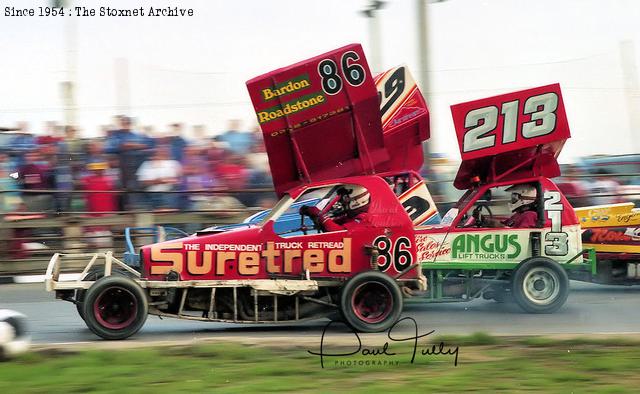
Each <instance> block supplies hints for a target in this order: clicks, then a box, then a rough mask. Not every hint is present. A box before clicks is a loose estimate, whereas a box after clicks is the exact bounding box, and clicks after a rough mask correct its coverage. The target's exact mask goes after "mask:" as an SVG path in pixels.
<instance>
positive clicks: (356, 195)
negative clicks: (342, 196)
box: [348, 186, 371, 212]
mask: <svg viewBox="0 0 640 394" xmlns="http://www.w3.org/2000/svg"><path fill="white" fill-rule="evenodd" d="M369 202H371V193H369V191H368V190H367V189H365V188H364V187H359V186H356V187H354V188H353V190H352V191H351V193H350V199H349V205H348V206H349V209H350V210H352V211H356V210H357V211H360V212H362V211H365V210H366V209H367V208H368V207H369Z"/></svg>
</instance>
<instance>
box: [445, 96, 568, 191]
mask: <svg viewBox="0 0 640 394" xmlns="http://www.w3.org/2000/svg"><path fill="white" fill-rule="evenodd" d="M451 113H452V115H453V123H454V126H455V129H456V135H457V138H458V146H459V148H460V156H461V157H462V164H461V165H460V169H459V170H458V174H457V176H456V179H455V181H454V186H455V187H457V188H458V189H467V188H469V187H470V186H471V185H472V184H473V183H476V182H482V183H487V182H493V181H498V180H501V181H506V180H517V179H521V178H526V177H532V176H545V177H547V178H553V177H556V176H559V175H560V167H559V165H558V163H557V161H556V159H557V157H558V155H559V154H560V152H561V150H562V147H563V145H564V143H565V141H566V140H567V138H569V137H571V133H570V131H569V124H568V122H567V115H566V113H565V110H564V102H563V100H562V93H561V91H560V85H559V84H552V85H547V86H540V87H537V88H532V89H527V90H521V91H518V92H513V93H508V94H503V95H499V96H494V97H489V98H486V99H481V100H475V101H470V102H467V103H462V104H457V105H454V106H452V107H451Z"/></svg>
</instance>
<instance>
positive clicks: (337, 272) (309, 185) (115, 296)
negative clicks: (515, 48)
mask: <svg viewBox="0 0 640 394" xmlns="http://www.w3.org/2000/svg"><path fill="white" fill-rule="evenodd" d="M247 87H248V90H249V94H250V97H251V100H252V102H253V105H254V108H255V110H256V114H257V119H258V121H259V123H260V126H261V128H262V132H263V134H264V141H265V145H266V148H267V152H268V155H269V164H270V167H271V171H272V176H273V182H274V186H275V190H276V192H277V194H278V196H279V197H280V201H279V202H278V203H277V204H276V205H275V206H274V207H273V209H271V210H269V211H267V212H263V213H262V214H260V215H258V216H259V219H256V218H257V217H256V216H254V217H253V218H252V219H250V220H248V221H247V222H246V223H242V224H239V225H235V226H228V227H212V228H209V229H205V230H203V231H200V232H197V233H196V234H193V235H188V236H186V235H185V236H183V237H181V238H178V239H169V240H163V241H160V242H156V243H153V244H151V245H146V246H143V247H141V248H140V250H139V253H137V258H134V259H129V260H126V261H128V262H131V261H133V262H134V263H137V264H132V266H133V267H132V266H129V265H127V264H125V263H124V262H122V261H120V260H118V259H116V258H115V257H113V254H112V253H95V254H88V255H68V254H56V255H54V256H53V257H52V259H51V261H50V263H49V267H48V270H47V275H46V286H47V289H48V290H49V291H55V292H56V296H57V297H58V298H61V299H64V300H67V301H71V302H73V303H75V304H76V305H77V308H78V312H79V314H80V316H81V317H82V318H83V319H84V320H85V322H86V324H87V326H88V327H89V328H90V329H91V330H92V331H93V332H94V333H96V334H97V335H99V336H101V337H103V338H106V339H122V338H126V337H129V336H131V335H133V334H134V333H136V332H137V331H138V330H139V329H140V328H141V327H142V325H143V324H144V322H145V320H146V318H147V315H148V314H151V315H158V316H169V317H175V318H179V319H191V320H202V321H217V322H230V323H282V322H286V323H291V322H296V321H302V320H306V319H317V318H322V317H338V316H340V318H342V319H343V320H344V321H345V322H346V323H347V324H349V325H350V326H351V327H353V328H354V329H356V330H359V331H363V332H374V331H382V330H385V329H387V328H389V327H390V326H391V325H392V324H393V323H394V322H395V321H396V320H397V319H398V317H399V316H400V314H401V313H402V308H403V300H404V299H405V298H408V297H419V299H421V300H424V301H425V302H442V301H463V300H470V299H473V298H476V297H480V296H484V297H485V298H491V299H496V300H502V299H503V298H504V297H506V296H507V295H509V296H512V297H513V298H514V299H515V301H516V302H517V303H518V304H519V305H520V306H521V307H522V308H523V309H524V310H526V311H528V312H535V313H537V312H552V311H555V310H557V309H558V308H559V307H560V306H562V305H563V303H564V302H565V300H566V299H567V294H568V291H569V280H568V275H567V273H570V274H571V276H576V277H581V278H584V279H585V280H590V278H591V275H595V274H596V267H597V266H596V257H595V252H594V251H593V250H584V249H583V245H582V240H581V227H580V222H579V221H578V218H577V216H576V213H575V212H574V209H573V208H572V207H571V205H569V203H568V202H567V199H566V198H565V197H564V196H563V195H562V193H561V192H560V190H558V187H557V186H556V185H555V184H554V183H553V181H551V180H550V178H553V177H556V176H558V175H560V171H559V167H558V163H557V161H556V158H557V156H558V154H559V153H560V150H561V148H562V145H563V144H564V142H565V141H566V139H567V138H569V127H568V124H567V118H566V115H565V111H564V105H563V101H562V95H561V93H560V87H559V85H557V84H556V85H549V86H543V87H538V88H534V89H529V90H524V91H520V92H515V93H510V94H506V95H502V96H496V97H492V98H488V99H483V100H478V101H473V102H468V103H464V104H459V105H455V106H453V107H452V113H453V120H454V124H455V129H456V133H457V136H458V142H459V145H460V152H461V155H462V159H463V161H462V164H461V166H460V169H459V171H458V174H457V177H456V180H455V186H456V187H457V188H459V189H466V190H467V192H466V193H465V194H464V196H463V197H462V198H461V199H460V201H458V203H457V204H456V205H455V207H454V208H452V209H451V210H450V211H449V212H448V213H447V214H446V215H444V217H443V218H442V220H441V221H439V222H438V221H437V220H436V218H438V213H437V210H436V207H435V204H434V202H433V200H432V198H431V196H430V194H429V191H428V189H427V186H426V184H425V181H424V180H423V179H422V178H421V177H420V175H419V174H418V171H419V170H420V168H421V167H422V165H423V151H422V142H423V141H426V140H427V139H428V138H429V112H428V110H427V106H426V103H425V101H424V99H423V97H422V95H421V93H420V91H419V90H418V88H417V86H416V83H415V81H414V80H413V79H412V77H411V75H410V74H409V72H408V70H407V68H406V67H404V66H400V67H396V68H393V69H391V70H389V71H387V72H385V73H383V74H381V75H377V76H373V75H371V71H370V70H369V67H368V65H367V61H366V59H365V56H364V53H363V51H362V48H361V47H360V45H357V44H352V45H348V46H345V47H342V48H339V49H336V50H334V51H331V52H328V53H325V54H322V55H320V56H317V57H314V58H312V59H309V60H306V61H303V62H300V63H296V64H294V65H292V66H289V67H285V68H282V69H278V70H275V71H273V72H270V73H268V74H265V75H262V76H259V77H257V78H254V79H252V80H250V81H248V82H247ZM500 193H504V194H506V195H507V196H508V197H509V198H510V201H509V203H508V204H506V203H505V204H503V205H504V207H503V208H504V209H502V210H501V211H500V212H498V210H496V207H495V205H494V206H493V208H490V207H489V205H488V200H489V199H490V198H491V196H492V195H498V194H500ZM507 205H508V206H507ZM492 209H493V210H494V211H495V212H492ZM434 220H435V222H436V224H433V222H434ZM131 252H134V251H132V250H129V257H132V256H131ZM80 257H86V258H88V259H90V260H89V263H88V264H87V266H86V268H85V269H84V271H83V272H82V275H81V278H80V279H79V280H75V281H60V277H59V272H60V271H61V269H63V268H64V267H63V266H64V262H65V259H78V258H80ZM134 267H135V268H134Z"/></svg>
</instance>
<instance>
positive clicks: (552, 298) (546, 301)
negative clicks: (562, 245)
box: [511, 257, 569, 313]
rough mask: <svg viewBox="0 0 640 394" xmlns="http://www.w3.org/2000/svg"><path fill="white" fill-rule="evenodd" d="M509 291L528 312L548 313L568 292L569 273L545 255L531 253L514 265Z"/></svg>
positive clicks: (554, 308)
mask: <svg viewBox="0 0 640 394" xmlns="http://www.w3.org/2000/svg"><path fill="white" fill-rule="evenodd" d="M511 292H512V294H513V298H514V299H515V301H516V303H517V304H518V305H520V307H521V308H522V309H524V310H525V311H527V312H529V313H551V312H555V311H556V310H558V309H559V308H560V307H561V306H562V305H564V303H565V301H566V300H567V297H568V296H569V277H568V276H567V273H566V272H565V270H564V269H563V268H562V266H561V265H560V264H558V263H556V262H555V261H553V260H551V259H548V258H544V257H532V258H530V259H527V260H525V261H523V262H522V263H520V265H518V267H517V268H516V270H515V272H514V275H513V280H512V288H511Z"/></svg>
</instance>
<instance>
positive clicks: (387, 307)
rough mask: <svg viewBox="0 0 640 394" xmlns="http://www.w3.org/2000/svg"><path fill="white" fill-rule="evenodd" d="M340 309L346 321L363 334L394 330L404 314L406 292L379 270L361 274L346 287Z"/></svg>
mask: <svg viewBox="0 0 640 394" xmlns="http://www.w3.org/2000/svg"><path fill="white" fill-rule="evenodd" d="M340 309H341V312H342V315H343V317H344V320H345V321H346V322H347V324H349V325H350V326H351V327H352V328H353V329H355V330H357V331H360V332H378V331H384V330H386V329H388V328H389V327H391V325H393V324H394V323H395V322H396V321H397V320H398V318H399V317H400V314H401V313H402V292H401V291H400V287H399V286H398V284H397V283H396V281H395V280H393V279H392V278H390V277H389V276H388V275H385V274H383V273H381V272H378V271H367V272H361V273H359V274H357V275H356V276H354V277H353V278H351V279H350V280H349V281H348V282H347V283H346V284H345V285H344V287H343V288H342V292H341V295H340Z"/></svg>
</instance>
